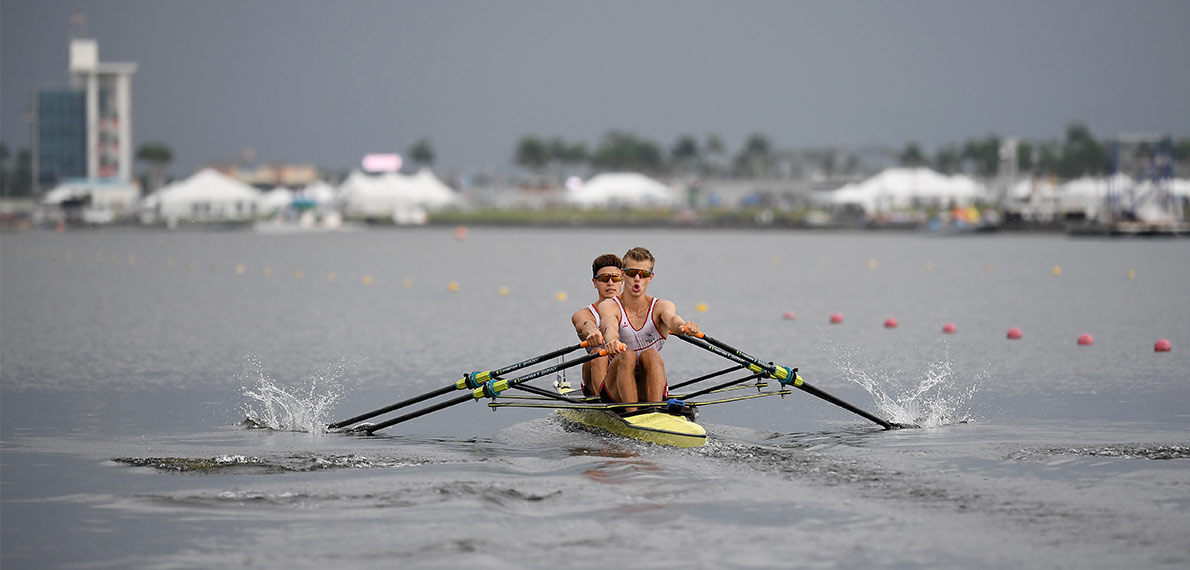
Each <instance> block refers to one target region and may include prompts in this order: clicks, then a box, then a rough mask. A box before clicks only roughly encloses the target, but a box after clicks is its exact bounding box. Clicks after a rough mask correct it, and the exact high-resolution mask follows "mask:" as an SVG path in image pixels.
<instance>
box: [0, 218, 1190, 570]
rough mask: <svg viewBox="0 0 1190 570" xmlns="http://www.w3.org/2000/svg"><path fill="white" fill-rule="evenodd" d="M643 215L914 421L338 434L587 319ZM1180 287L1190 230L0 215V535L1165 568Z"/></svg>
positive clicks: (171, 544) (1181, 458) (818, 362)
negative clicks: (356, 229) (599, 227)
mask: <svg viewBox="0 0 1190 570" xmlns="http://www.w3.org/2000/svg"><path fill="white" fill-rule="evenodd" d="M634 245H644V246H646V247H648V248H650V249H651V250H652V251H653V253H654V254H655V255H656V256H657V257H658V264H657V267H656V269H657V277H656V278H655V280H654V282H653V284H652V285H651V288H650V292H652V293H654V294H655V295H658V296H661V297H665V298H668V299H671V300H673V301H674V302H675V303H676V304H677V305H678V309H679V312H680V313H682V314H683V316H685V317H686V318H688V319H690V320H695V321H697V322H698V323H699V324H700V325H701V326H702V328H703V330H704V331H706V332H707V333H709V334H711V335H713V336H715V337H716V338H719V339H720V340H723V341H726V342H729V343H731V344H734V345H736V346H738V347H739V348H742V349H744V350H745V351H747V352H749V353H751V354H754V355H757V356H761V357H764V358H767V359H771V360H773V361H775V362H777V363H778V364H782V365H786V366H796V367H799V368H800V371H801V375H802V376H803V377H804V378H805V379H806V381H807V382H809V383H810V384H812V385H814V386H816V387H818V388H820V389H823V390H826V391H828V392H829V393H831V394H834V395H836V396H838V397H840V398H842V399H843V400H845V401H847V402H850V403H852V404H855V405H857V406H859V407H860V408H863V409H864V410H867V411H869V412H871V413H873V414H876V415H877V416H880V417H882V418H886V419H889V420H891V421H894V422H900V423H914V424H917V425H921V426H924V427H922V428H918V429H903V430H894V431H883V430H881V429H880V428H879V427H878V426H876V425H874V424H872V423H870V422H868V421H866V420H864V419H862V418H860V417H858V416H856V415H853V414H851V413H849V412H847V411H845V410H842V409H840V408H838V407H835V406H833V405H831V404H830V403H828V402H825V401H823V400H821V399H818V398H815V397H813V396H811V395H809V394H806V393H803V392H800V391H799V392H795V393H794V394H791V395H790V396H788V397H785V398H783V399H782V398H760V399H756V400H747V401H742V402H737V403H732V404H724V405H719V406H706V407H704V408H703V409H702V410H701V412H702V413H701V419H700V423H702V424H704V425H705V426H706V427H707V430H708V433H709V443H708V444H707V445H706V446H704V447H701V448H695V449H685V450H679V449H674V448H667V447H661V446H655V445H650V444H644V443H639V442H635V441H632V440H627V439H623V438H618V437H615V436H609V435H606V434H602V433H597V432H593V431H590V430H587V429H584V428H579V427H576V426H573V425H571V424H568V423H566V422H564V421H563V420H561V419H559V418H558V417H557V416H555V415H553V414H551V413H549V412H547V411H542V410H526V409H500V410H498V411H496V412H492V411H489V409H488V408H487V406H485V405H484V404H483V403H476V402H469V403H463V404H461V405H458V406H455V407H451V408H448V409H444V410H441V411H439V412H435V413H433V414H430V415H428V416H425V417H422V418H418V419H416V420H413V421H410V422H408V423H404V424H400V425H398V426H393V427H391V428H389V429H387V430H384V431H382V432H379V434H378V435H377V436H374V437H365V436H359V435H353V434H348V433H338V432H328V430H326V429H325V427H324V426H325V425H326V424H327V423H330V422H333V421H335V420H338V419H343V418H346V417H349V416H352V415H356V414H359V413H362V412H365V411H368V410H372V409H375V408H379V407H381V406H384V405H386V404H389V403H392V402H396V401H398V400H401V399H404V398H407V397H410V396H412V395H416V394H419V393H422V392H426V391H429V390H433V389H436V388H439V387H442V386H445V385H447V384H449V383H453V382H454V380H456V379H457V378H458V377H459V376H460V375H461V374H462V373H465V372H468V371H472V370H483V369H489V368H496V367H499V366H501V365H506V364H510V363H513V362H517V361H520V360H523V359H526V358H528V357H531V356H534V355H537V354H540V353H544V352H547V351H550V350H552V349H555V348H558V347H562V346H566V345H569V344H572V343H573V342H575V341H574V339H573V331H572V330H571V329H570V328H569V320H568V317H569V315H570V314H571V313H572V312H573V311H574V310H575V309H577V308H578V307H579V306H581V305H583V304H584V303H588V302H591V301H592V300H593V299H594V296H595V294H594V291H593V290H592V289H591V286H590V281H589V278H588V277H587V271H588V268H589V263H590V260H591V259H592V258H594V257H595V256H596V255H598V254H600V253H604V251H605V250H609V249H610V250H611V251H613V252H616V253H621V252H622V251H623V250H626V249H628V248H629V247H632V246H634ZM1188 282H1190V243H1188V242H1186V241H1184V240H1182V241H1172V240H1171V241H1106V240H1074V239H1069V238H1066V237H1064V236H1016V235H997V236H971V237H953V236H952V237H941V236H932V235H920V234H865V235H857V234H809V233H787V232H755V233H754V232H728V231H724V232H711V233H708V232H696V231H668V230H667V231H656V232H650V231H623V230H617V231H615V232H599V231H593V230H577V229H576V230H525V229H489V228H471V231H470V232H469V234H468V236H467V237H466V239H464V240H458V239H456V238H455V237H454V232H453V231H452V229H451V228H419V229H408V230H389V231H384V230H381V231H368V232H362V233H355V234H344V235H289V236H261V235H255V234H251V233H235V232H230V233H220V232H179V233H158V232H141V231H109V232H67V233H64V234H53V233H25V234H5V235H3V237H2V238H0V380H2V384H0V387H2V390H3V392H2V397H0V412H2V415H0V437H2V441H0V452H2V460H0V477H2V486H0V490H2V496H0V507H2V508H0V532H2V536H0V538H2V541H0V548H2V554H0V562H2V563H3V566H4V567H5V568H46V567H68V568H78V567H87V568H125V567H145V568H196V567H202V568H209V567H219V566H235V567H262V568H274V567H296V568H314V567H318V568H325V567H332V566H334V567H368V568H389V567H395V566H400V567H412V568H432V567H444V568H456V567H483V568H521V567H541V568H545V567H560V566H566V567H580V568H585V567H591V568H594V567H605V566H606V565H607V556H608V555H609V549H615V550H614V552H616V555H617V556H626V557H627V558H626V560H625V562H624V563H623V564H622V565H623V566H628V567H645V568H652V567H656V568H672V567H679V566H681V567H694V568H719V567H732V568H775V567H791V566H792V567H831V568H836V567H841V568H866V567H871V566H877V567H896V568H903V567H920V566H944V567H971V568H1002V567H1020V566H1025V567H1047V568H1052V567H1059V568H1066V567H1068V568H1076V567H1077V568H1117V567H1125V566H1128V567H1179V568H1184V567H1186V566H1187V565H1190V542H1187V541H1186V539H1185V537H1186V536H1190V374H1188V373H1187V370H1190V359H1188V358H1187V356H1186V354H1187V352H1186V351H1187V347H1190V303H1188V302H1187V297H1186V284H1187V283H1188ZM452 283H453V284H454V285H455V287H451V286H450V285H451V284H452ZM452 288H453V289H455V290H453V291H452V290H451V289H452ZM700 303H701V304H705V306H706V308H707V310H706V311H705V312H697V311H696V310H695V307H696V306H697V305H698V304H700ZM833 312H839V313H841V314H842V315H843V316H844V322H843V324H838V325H831V324H829V323H828V316H829V315H830V314H831V313H833ZM786 313H793V318H784V316H785V314H786ZM888 317H894V318H896V319H897V320H898V321H899V326H898V327H897V328H895V329H887V328H885V327H884V326H883V323H884V320H885V319H886V318H888ZM948 322H952V323H954V324H955V325H956V327H957V329H958V332H957V333H955V334H943V333H942V331H941V329H942V325H943V324H945V323H948ZM1010 327H1019V328H1021V329H1022V331H1023V333H1024V335H1023V338H1022V339H1020V340H1008V339H1006V338H1005V333H1006V331H1007V330H1008V329H1009V328H1010ZM1083 333H1089V334H1091V335H1092V336H1093V337H1094V344H1093V345H1091V346H1078V345H1077V344H1076V342H1075V340H1076V339H1077V338H1078V336H1079V335H1080V334H1083ZM1159 338H1167V339H1169V340H1170V341H1171V342H1172V345H1173V350H1172V352H1168V353H1155V352H1154V351H1153V343H1154V342H1155V341H1156V340H1157V339H1159ZM663 354H664V356H665V357H666V366H667V370H668V372H669V375H670V378H671V382H676V381H679V380H681V379H685V378H691V377H694V376H698V375H700V374H702V373H705V372H708V371H711V370H715V369H719V368H722V367H724V366H726V365H728V364H729V363H727V362H726V361H723V360H721V359H719V358H718V357H716V356H714V355H712V354H710V353H707V352H705V351H699V350H697V349H695V348H693V347H691V346H689V345H687V344H685V343H681V342H679V341H676V340H672V341H671V342H669V343H668V344H667V346H666V348H665V351H664V353H663ZM552 379H553V377H552V376H551V377H547V378H542V379H540V380H538V381H536V382H535V383H539V384H540V385H541V386H546V385H547V384H548V383H549V381H550V380H552ZM570 379H571V380H575V379H576V377H574V376H572V377H571V378H570ZM384 417H388V416H384ZM246 418H250V421H245V420H246ZM378 419H379V418H378ZM621 553H623V554H621Z"/></svg>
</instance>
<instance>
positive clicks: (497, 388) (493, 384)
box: [364, 349, 607, 435]
mask: <svg viewBox="0 0 1190 570" xmlns="http://www.w3.org/2000/svg"><path fill="white" fill-rule="evenodd" d="M601 356H607V349H603V350H600V351H599V352H592V353H590V354H586V355H583V356H580V357H579V358H575V359H573V360H569V361H567V362H561V363H558V364H555V365H553V366H550V367H547V368H542V369H541V370H536V371H533V372H530V373H528V374H525V375H524V376H518V377H516V378H512V379H510V380H499V379H496V380H488V381H487V382H484V384H483V385H482V386H480V387H478V388H475V389H474V390H472V391H471V393H470V394H467V395H465V396H459V397H457V398H452V399H450V400H446V401H445V402H439V403H437V404H434V405H433V406H429V407H426V408H422V409H420V410H417V411H414V412H409V413H408V414H405V415H402V416H397V417H395V418H393V419H391V420H388V421H383V422H380V423H378V424H376V425H370V426H368V427H366V428H364V431H365V432H366V433H367V434H368V435H372V433H374V432H377V431H380V430H382V429H384V428H386V427H390V426H394V425H397V424H399V423H401V422H406V421H409V420H411V419H413V418H420V417H422V416H424V415H426V414H428V413H431V412H436V411H438V410H442V409H445V408H449V407H451V406H455V405H458V404H462V403H463V402H470V401H472V400H478V399H480V398H495V397H496V396H499V395H500V393H501V392H504V391H505V390H508V389H509V388H514V387H516V385H517V384H523V383H525V382H528V381H530V380H532V379H534V378H540V377H542V376H545V375H547V374H553V373H555V372H557V371H559V370H565V369H567V368H571V367H573V366H578V365H579V364H582V363H584V362H587V361H590V360H595V359H596V358H599V357H601Z"/></svg>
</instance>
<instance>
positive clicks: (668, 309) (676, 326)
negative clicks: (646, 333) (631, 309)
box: [653, 299, 698, 334]
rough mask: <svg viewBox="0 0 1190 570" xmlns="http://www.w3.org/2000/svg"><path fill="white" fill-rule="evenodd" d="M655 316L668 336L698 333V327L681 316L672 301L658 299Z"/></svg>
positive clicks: (654, 311)
mask: <svg viewBox="0 0 1190 570" xmlns="http://www.w3.org/2000/svg"><path fill="white" fill-rule="evenodd" d="M653 314H654V316H656V317H657V321H658V322H659V323H660V324H661V327H660V328H661V330H664V331H666V334H682V333H685V334H695V333H697V332H698V325H697V324H695V323H694V322H691V321H687V320H686V319H683V318H682V317H681V316H679V315H678V309H677V307H676V306H674V304H673V302H672V301H666V300H665V299H658V300H657V306H656V307H654V310H653Z"/></svg>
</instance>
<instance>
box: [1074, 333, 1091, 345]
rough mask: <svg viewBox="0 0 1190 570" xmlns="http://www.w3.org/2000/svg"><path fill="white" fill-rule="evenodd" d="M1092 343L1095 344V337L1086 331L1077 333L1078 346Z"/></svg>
mask: <svg viewBox="0 0 1190 570" xmlns="http://www.w3.org/2000/svg"><path fill="white" fill-rule="evenodd" d="M1092 344H1095V339H1093V338H1091V335H1089V334H1087V333H1083V334H1081V335H1079V337H1078V345H1079V346H1091V345H1092Z"/></svg>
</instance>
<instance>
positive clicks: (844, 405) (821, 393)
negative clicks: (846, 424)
mask: <svg viewBox="0 0 1190 570" xmlns="http://www.w3.org/2000/svg"><path fill="white" fill-rule="evenodd" d="M798 388H800V389H802V390H804V391H806V392H809V393H810V394H813V395H815V396H818V397H819V398H822V399H823V400H826V401H828V402H830V403H832V404H834V405H836V406H839V407H840V408H843V409H845V410H847V411H849V412H851V413H853V414H857V415H859V416H862V417H864V418H867V419H869V420H871V421H873V422H875V423H876V424H879V425H880V427H882V428H884V429H893V428H894V427H897V426H894V425H892V424H891V423H889V422H888V421H887V420H882V419H880V418H879V417H876V416H874V415H872V414H870V413H868V412H866V411H864V410H862V409H860V408H857V407H855V406H853V405H851V404H848V403H847V402H844V401H843V400H840V399H839V398H836V397H835V396H832V395H830V394H828V393H826V392H824V391H823V390H822V389H821V388H815V387H814V386H811V385H809V384H807V383H805V381H803V382H802V385H801V386H798Z"/></svg>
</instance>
